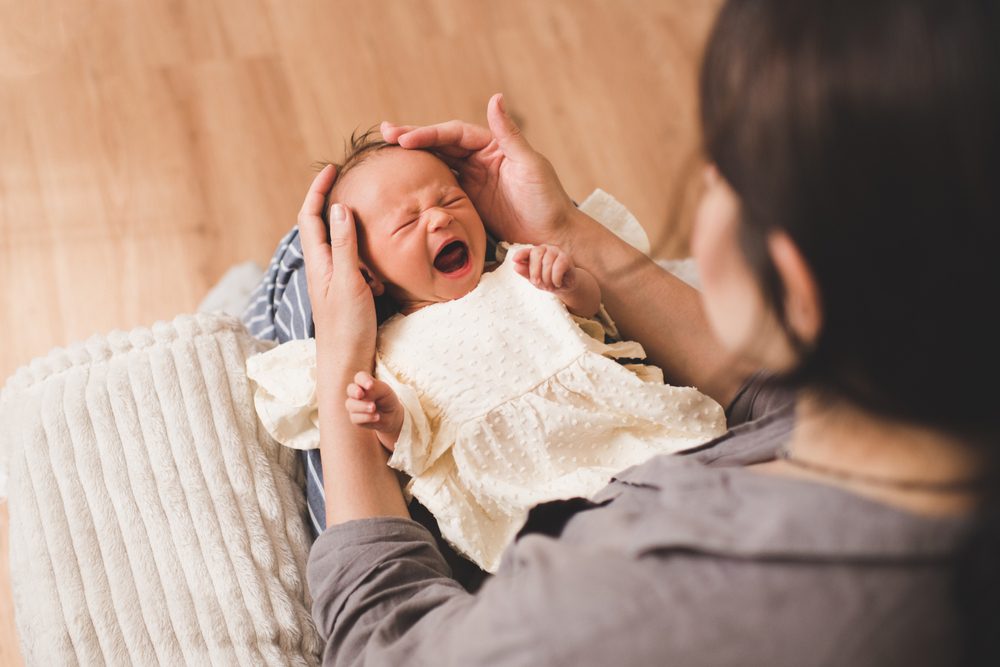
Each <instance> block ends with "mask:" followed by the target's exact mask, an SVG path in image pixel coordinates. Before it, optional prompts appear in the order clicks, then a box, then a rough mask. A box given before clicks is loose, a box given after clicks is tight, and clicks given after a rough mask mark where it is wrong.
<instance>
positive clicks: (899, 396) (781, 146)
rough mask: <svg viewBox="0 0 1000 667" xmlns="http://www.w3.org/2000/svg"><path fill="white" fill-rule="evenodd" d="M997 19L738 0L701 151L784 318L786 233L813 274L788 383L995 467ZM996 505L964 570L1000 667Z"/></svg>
mask: <svg viewBox="0 0 1000 667" xmlns="http://www.w3.org/2000/svg"><path fill="white" fill-rule="evenodd" d="M997 13H998V11H997V8H996V3H994V2H989V1H987V0H865V1H864V2H845V1H843V0H730V1H729V2H727V3H726V5H725V6H724V7H723V9H722V11H721V13H720V15H719V18H718V20H717V23H716V25H715V28H714V31H713V33H712V36H711V38H710V40H709V44H708V48H707V51H706V54H705V57H704V62H703V65H702V73H701V117H702V125H703V132H704V143H705V149H706V152H707V154H708V158H709V159H710V160H711V161H713V162H714V163H715V164H716V165H717V166H718V168H719V171H720V173H721V174H722V175H723V176H724V177H725V178H726V180H727V181H728V182H729V184H730V185H731V186H732V188H733V189H734V190H735V192H736V193H737V194H738V196H739V198H740V202H741V243H742V247H743V250H744V253H745V255H746V257H747V259H748V261H749V262H750V264H751V265H752V267H753V268H754V271H755V273H756V275H757V278H758V285H759V287H760V289H761V291H762V293H763V294H764V296H765V298H766V300H767V301H768V303H769V305H770V306H771V307H772V308H773V310H774V312H775V313H776V314H777V315H778V317H779V318H780V319H781V320H782V321H784V319H785V315H784V312H783V308H782V306H783V302H784V294H783V291H782V285H781V282H780V281H779V280H778V277H777V274H776V272H775V269H774V267H773V266H772V264H771V263H770V260H769V257H768V252H767V238H768V234H769V233H770V232H771V231H772V230H782V231H784V232H786V233H787V234H788V235H789V236H790V237H791V238H792V239H793V240H794V241H795V243H796V244H797V245H798V247H799V249H800V250H801V252H802V253H803V255H804V256H805V258H806V260H807V262H808V263H809V266H810V267H811V269H812V270H813V272H814V275H815V278H816V281H817V283H818V286H819V290H820V296H821V300H822V304H823V314H824V321H823V327H822V330H821V332H820V334H819V336H818V339H817V340H816V341H815V344H814V345H811V346H809V347H805V346H801V345H800V346H799V350H800V351H801V360H800V363H799V365H798V368H797V369H796V370H795V371H794V372H793V373H791V374H789V375H788V377H786V378H785V379H786V380H787V381H789V382H791V383H793V384H796V385H798V386H806V387H809V388H810V389H811V390H813V391H817V392H819V393H820V394H822V395H826V396H828V397H830V398H831V399H833V400H842V401H848V402H851V403H853V404H856V405H859V406H861V407H863V408H864V409H866V410H869V411H873V412H876V413H879V414H882V415H885V416H887V417H891V418H895V419H901V420H905V421H906V422H908V423H914V424H922V425H925V426H927V427H930V428H934V429H939V430H941V431H944V432H947V433H951V434H955V435H957V436H959V437H963V438H965V439H966V440H967V441H968V442H970V443H973V444H977V445H979V446H980V447H982V450H983V451H984V452H986V454H987V456H988V457H989V458H990V459H991V460H992V461H993V462H994V465H993V466H992V470H991V473H992V474H994V475H997V471H998V470H1000V452H998V451H997V447H998V445H1000V442H998V440H1000V439H998V433H1000V428H998V421H1000V419H998V415H1000V409H998V407H997V405H996V395H997V392H996V389H995V386H996V382H997V378H998V377H1000V364H998V352H997V346H998V344H1000V330H998V326H997V324H996V323H995V322H996V319H997V317H996V313H995V312H993V308H994V306H993V304H995V303H996V301H997V299H996V289H995V288H996V287H997V285H998V280H997V277H996V269H995V267H996V260H995V259H994V257H993V256H994V254H995V253H997V252H998V250H1000V243H998V241H1000V234H998V230H1000V58H998V44H1000V30H998V27H1000V23H998V16H997ZM787 330H788V327H787V325H786V331H787ZM998 478H1000V475H998ZM995 501H996V499H995V498H989V499H988V502H986V503H985V504H984V506H983V509H982V511H981V521H980V526H981V530H980V531H979V534H978V536H977V537H976V538H975V539H974V540H973V543H972V544H971V545H970V549H969V551H968V553H967V554H966V559H965V560H964V561H963V563H962V566H961V569H962V571H961V572H960V574H961V577H959V590H960V595H959V597H960V602H961V603H962V607H963V609H964V610H965V611H966V613H967V615H968V619H969V620H968V622H967V624H966V625H967V626H968V627H969V628H970V634H969V647H970V653H969V656H970V659H972V657H973V656H976V657H978V658H979V659H980V661H981V662H982V664H987V662H988V663H989V664H1000V654H998V649H1000V645H998V642H1000V617H998V609H1000V608H998V604H1000V586H998V579H997V574H996V571H997V570H1000V539H998V537H1000V531H998V530H997V527H998V526H1000V524H998V522H997V520H996V517H997V512H996V502H995ZM983 656H988V657H983ZM992 660H995V662H989V661H992Z"/></svg>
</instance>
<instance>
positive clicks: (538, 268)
mask: <svg viewBox="0 0 1000 667" xmlns="http://www.w3.org/2000/svg"><path fill="white" fill-rule="evenodd" d="M544 256H545V248H544V247H542V246H537V245H536V246H535V247H534V248H532V249H531V258H530V260H529V261H528V274H529V275H530V280H531V284H532V285H540V284H541V282H542V258H543V257H544Z"/></svg>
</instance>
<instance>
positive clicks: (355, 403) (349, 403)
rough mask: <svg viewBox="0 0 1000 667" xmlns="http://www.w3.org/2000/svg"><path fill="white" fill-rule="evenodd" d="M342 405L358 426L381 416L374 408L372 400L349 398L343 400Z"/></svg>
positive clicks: (369, 422)
mask: <svg viewBox="0 0 1000 667" xmlns="http://www.w3.org/2000/svg"><path fill="white" fill-rule="evenodd" d="M344 406H345V407H346V408H347V414H348V415H349V416H350V418H351V422H352V423H354V424H357V425H359V426H362V425H364V424H372V423H374V422H377V421H378V420H379V419H380V418H381V415H380V414H379V412H378V411H377V410H376V409H375V403H374V402H373V401H361V400H357V399H354V398H349V399H347V400H346V401H345V402H344Z"/></svg>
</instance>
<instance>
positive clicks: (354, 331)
mask: <svg viewBox="0 0 1000 667" xmlns="http://www.w3.org/2000/svg"><path fill="white" fill-rule="evenodd" d="M334 173H335V172H334V168H333V167H332V166H328V167H326V168H325V169H323V171H321V172H320V173H319V175H318V176H316V178H315V179H314V180H313V182H312V185H311V186H310V187H309V193H308V194H307V195H306V199H305V201H304V202H303V203H302V209H301V210H300V211H299V235H300V236H301V237H302V254H303V256H304V257H305V261H306V282H307V285H308V287H309V301H311V302H312V308H313V321H314V322H315V324H316V366H317V378H316V393H317V398H318V399H319V447H320V452H321V457H320V458H321V461H322V465H323V486H324V488H325V490H326V503H327V505H326V522H327V525H328V526H329V525H333V524H337V523H343V522H345V521H351V520H354V519H365V518H369V517H375V516H397V517H409V513H408V512H407V509H406V501H405V500H403V493H402V491H401V490H400V488H399V480H398V479H397V477H396V473H395V471H393V470H392V469H391V468H389V467H388V466H387V465H386V452H385V450H384V449H383V448H382V446H381V445H380V444H379V442H378V440H377V438H375V436H373V435H372V433H371V431H367V430H365V429H360V428H358V427H357V426H356V425H355V424H354V423H352V421H351V419H350V415H349V414H348V412H347V409H346V408H345V406H344V403H343V395H344V394H343V391H344V387H346V386H347V385H348V383H350V381H351V378H353V377H354V375H355V374H356V373H357V372H358V371H370V370H371V368H372V365H373V363H374V360H375V300H374V298H373V297H372V293H371V289H369V287H368V283H366V282H365V279H364V277H363V276H362V275H361V269H360V266H359V263H358V239H357V234H356V231H355V229H354V219H353V216H352V215H351V212H350V211H349V210H348V209H347V208H346V207H344V206H342V205H340V204H333V205H332V206H331V207H330V242H329V243H327V240H326V230H325V229H324V226H323V219H322V218H321V217H320V213H321V212H322V211H323V201H324V199H325V198H326V195H327V193H328V192H329V191H330V188H331V187H332V186H333V179H334Z"/></svg>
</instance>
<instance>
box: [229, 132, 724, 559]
mask: <svg viewBox="0 0 1000 667" xmlns="http://www.w3.org/2000/svg"><path fill="white" fill-rule="evenodd" d="M330 199H331V201H337V202H340V203H342V204H344V205H345V206H348V207H349V208H350V209H351V210H352V211H353V213H354V216H355V220H356V222H357V225H358V247H359V255H360V260H361V265H362V273H363V274H364V276H365V279H366V281H367V282H368V284H369V285H370V287H371V289H372V293H373V294H374V295H375V296H376V297H378V298H380V299H385V298H387V297H388V298H391V300H392V301H393V302H394V304H395V307H396V309H397V310H398V313H397V314H395V315H393V316H392V317H389V318H388V319H387V320H386V321H385V322H384V323H383V324H382V325H381V326H380V327H379V330H378V340H377V345H376V363H375V373H374V375H371V374H368V373H364V372H362V373H358V374H357V376H356V377H355V381H354V382H353V383H352V384H350V385H349V386H348V387H347V388H346V393H347V398H346V407H347V410H348V412H349V413H350V416H351V419H352V421H353V422H354V423H355V424H357V425H359V426H360V427H363V428H369V429H372V430H374V431H375V434H376V435H377V437H378V439H379V441H380V442H381V443H382V445H383V446H385V447H386V448H387V449H389V450H391V451H392V456H391V458H390V459H389V465H390V466H392V467H394V468H396V469H398V470H401V471H403V472H404V473H406V474H407V475H409V477H410V481H409V483H408V486H407V490H408V492H410V493H411V494H412V495H413V496H414V497H416V498H417V499H418V500H420V502H421V503H423V504H424V506H425V507H427V509H428V510H430V511H431V513H433V514H434V516H435V518H436V519H437V522H438V525H439V527H440V529H441V533H442V535H443V536H444V537H445V539H447V540H448V541H449V542H450V543H451V544H453V545H454V546H455V547H456V548H457V550H458V551H459V552H461V553H463V554H465V555H466V556H467V557H469V558H470V559H471V560H473V561H474V562H476V563H477V564H478V565H479V566H480V567H482V568H483V569H485V570H487V571H490V572H492V571H495V570H496V568H497V566H498V565H499V557H500V554H501V552H502V551H503V549H504V548H505V547H506V546H507V544H508V543H509V542H510V541H511V540H512V539H513V537H514V536H515V534H516V532H517V530H518V529H519V528H520V526H521V524H522V523H523V521H524V519H525V517H526V515H527V512H528V510H529V509H530V508H531V507H532V506H534V505H536V504H538V503H541V502H546V501H549V500H555V499H561V498H569V497H576V496H585V497H586V496H591V495H593V494H595V493H596V492H598V491H599V490H600V489H602V488H603V487H604V486H606V485H607V483H608V481H609V480H610V478H611V476H612V475H613V474H614V473H616V472H618V471H620V470H622V469H623V468H626V467H628V466H631V465H635V464H638V463H641V462H643V461H645V460H646V459H648V458H649V457H651V456H654V455H656V454H662V453H673V452H677V451H680V450H683V449H687V448H690V447H692V446H695V445H697V444H700V443H702V442H704V441H705V440H707V439H709V438H711V437H713V436H716V435H719V434H721V433H723V432H724V430H725V419H724V416H723V411H722V408H721V407H720V406H719V405H718V404H717V403H715V402H714V401H713V400H712V399H710V398H708V397H707V396H705V395H703V394H701V393H699V392H698V391H697V390H695V389H692V388H684V387H672V386H668V385H665V384H663V375H662V373H661V372H660V371H659V369H657V368H655V367H652V366H644V365H641V364H636V365H623V364H622V363H619V362H618V361H615V359H642V358H644V356H645V353H644V351H643V350H642V347H641V346H640V345H639V344H638V343H634V342H618V343H612V344H606V343H605V333H606V332H608V333H610V334H612V335H616V334H617V332H615V330H614V324H613V323H612V322H611V321H610V318H608V317H607V314H606V312H604V309H603V308H602V307H601V293H600V287H599V286H598V284H597V281H596V280H595V278H594V277H593V276H592V275H591V274H590V273H588V272H587V271H586V270H584V269H583V268H581V267H577V266H574V264H573V260H572V258H571V257H570V256H569V255H568V254H567V253H566V252H564V251H563V250H561V249H560V248H557V247H555V246H516V245H515V246H505V245H503V244H501V247H500V249H499V252H498V253H497V254H498V256H499V258H500V261H499V262H496V263H487V262H486V250H487V238H486V230H485V228H484V226H483V222H482V220H481V219H480V217H479V214H478V213H477V212H476V209H475V208H474V207H473V205H472V202H471V201H470V200H469V198H468V196H467V195H466V194H465V192H464V191H463V190H462V188H461V187H460V186H459V184H458V182H457V180H456V178H455V175H454V173H453V172H452V171H451V170H450V169H449V168H448V166H447V165H446V164H445V163H444V162H442V161H441V160H440V159H439V158H438V157H436V156H435V155H433V154H431V153H428V152H424V151H414V150H406V149H402V148H399V147H397V146H394V145H391V144H386V143H384V142H379V141H372V140H371V139H370V137H369V136H368V135H366V136H365V137H362V138H361V139H360V140H354V141H352V150H351V152H350V155H349V157H348V159H347V160H345V162H344V164H343V165H342V166H341V167H340V169H339V170H338V176H337V181H336V183H335V184H334V187H333V189H332V190H331V193H330ZM602 321H603V323H602ZM307 344H308V345H310V346H312V347H311V348H309V349H307V350H306V353H305V354H304V355H303V354H292V353H288V352H286V351H283V350H282V348H287V347H288V346H289V345H292V344H291V343H289V344H286V345H283V346H281V347H279V348H276V349H275V350H272V351H270V352H267V353H265V354H264V355H261V356H262V357H265V358H268V357H269V355H270V358H269V359H267V360H264V361H260V360H251V361H252V362H253V363H251V364H249V365H248V370H249V371H250V375H251V377H252V378H253V379H254V380H255V381H256V382H257V383H258V385H259V389H258V393H257V406H258V413H259V414H260V415H261V419H262V422H263V423H264V424H265V426H267V427H268V428H269V430H271V431H272V433H273V434H275V435H276V438H277V439H278V440H279V441H281V442H285V443H286V444H291V445H292V446H300V445H297V444H295V443H293V442H290V441H291V440H293V439H295V438H297V437H299V436H300V435H301V434H294V435H292V436H289V433H288V429H287V428H286V429H280V428H272V427H271V426H269V424H270V425H273V424H276V423H278V422H280V421H281V420H282V419H283V420H284V421H285V424H286V425H287V424H288V423H295V424H298V425H299V426H298V427H297V428H298V429H299V430H300V431H301V430H311V431H315V423H316V420H315V417H314V416H312V418H309V419H302V416H303V413H306V414H312V412H313V411H314V410H315V399H314V397H313V398H312V399H311V400H312V402H311V403H310V402H309V401H308V400H307V401H302V400H298V401H295V400H286V401H285V402H284V406H283V408H281V409H278V410H275V408H274V404H275V402H277V403H282V400H281V398H280V397H279V396H278V394H280V393H281V386H282V384H283V383H286V384H287V378H288V377H289V374H291V375H295V374H296V372H298V374H299V377H303V372H304V371H306V369H307V368H311V367H314V365H315V347H314V345H315V344H314V342H313V341H308V343H307ZM278 375H280V377H278ZM312 383H313V384H312V385H311V387H310V389H313V390H314V386H315V383H314V381H312ZM305 394H307V395H308V394H309V392H308V391H307V392H305ZM312 396H314V391H313V394H312ZM296 403H297V404H298V405H297V406H296V405H293V404H296ZM282 410H284V414H278V413H282ZM276 414H278V416H276ZM278 431H283V432H281V433H277V432H278ZM316 436H318V433H312V434H311V437H310V438H309V440H310V445H309V446H316V445H317V444H318V437H316Z"/></svg>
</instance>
